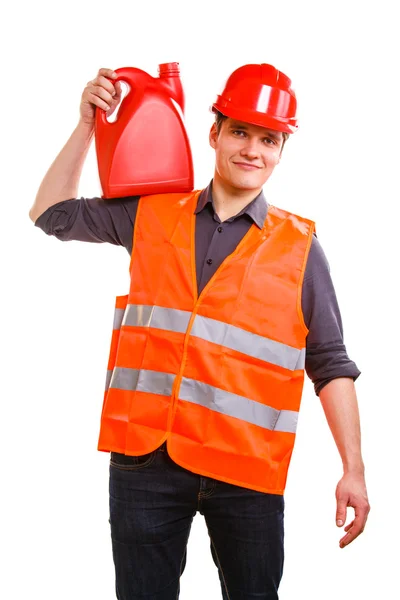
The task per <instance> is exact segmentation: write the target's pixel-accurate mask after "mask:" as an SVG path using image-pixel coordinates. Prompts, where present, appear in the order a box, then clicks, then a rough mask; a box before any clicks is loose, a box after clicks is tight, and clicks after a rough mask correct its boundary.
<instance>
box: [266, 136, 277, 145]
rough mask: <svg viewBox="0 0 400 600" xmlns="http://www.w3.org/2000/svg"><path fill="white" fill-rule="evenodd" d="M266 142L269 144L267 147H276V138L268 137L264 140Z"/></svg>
mask: <svg viewBox="0 0 400 600" xmlns="http://www.w3.org/2000/svg"><path fill="white" fill-rule="evenodd" d="M264 142H265V143H266V144H267V146H270V145H273V146H276V140H274V138H270V137H266V138H264Z"/></svg>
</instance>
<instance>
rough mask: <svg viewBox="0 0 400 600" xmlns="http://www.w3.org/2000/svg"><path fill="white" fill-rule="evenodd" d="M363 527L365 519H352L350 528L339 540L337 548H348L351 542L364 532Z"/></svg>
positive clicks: (358, 517) (359, 517)
mask: <svg viewBox="0 0 400 600" xmlns="http://www.w3.org/2000/svg"><path fill="white" fill-rule="evenodd" d="M364 526H365V519H363V518H362V516H361V515H360V516H357V517H356V518H355V519H354V521H353V524H352V526H351V527H350V528H349V531H348V532H347V533H346V535H345V536H344V537H343V538H342V539H341V540H340V542H339V546H340V547H341V548H344V547H345V546H348V544H350V543H351V542H353V541H354V540H355V539H356V538H357V537H358V536H359V535H360V533H362V532H363V531H364Z"/></svg>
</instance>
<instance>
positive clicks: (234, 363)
mask: <svg viewBox="0 0 400 600" xmlns="http://www.w3.org/2000/svg"><path fill="white" fill-rule="evenodd" d="M199 194H200V192H199V191H196V192H191V193H187V194H162V195H152V196H146V197H142V198H141V200H140V202H139V208H138V213H137V216H136V224H135V231H134V236H133V249H132V256H131V262H130V275H131V284H130V290H129V294H128V295H126V296H118V297H117V301H116V311H115V320H114V327H113V333H112V341H111V350H110V357H109V364H108V376H107V384H106V392H105V397H104V404H103V410H102V416H101V428H100V437H99V444H98V449H99V450H103V451H113V452H120V453H123V454H127V455H143V454H147V453H149V452H151V451H153V450H155V449H156V448H158V447H159V446H160V445H161V444H162V442H164V441H165V440H167V449H168V453H169V455H170V456H171V458H172V459H173V460H174V461H175V462H176V463H177V464H179V465H181V466H182V467H184V468H186V469H189V470H190V471H192V472H194V473H199V474H201V475H205V476H209V477H213V478H215V479H218V480H221V481H225V482H228V483H231V484H234V485H238V486H242V487H245V488H249V489H254V490H258V491H261V492H268V493H274V494H283V492H284V489H285V485H286V478H287V471H288V467H289V462H290V458H291V455H292V451H293V446H294V440H295V432H296V424H297V417H298V411H299V408H300V401H301V395H302V389H303V382H304V364H305V347H306V335H307V333H308V329H307V327H306V325H305V323H304V320H303V315H302V310H301V289H302V281H303V276H304V271H305V265H306V262H307V257H308V252H309V249H310V245H311V240H312V233H313V230H314V223H313V222H312V221H309V220H307V219H303V218H301V217H298V216H296V215H293V214H291V213H288V212H286V211H283V210H281V209H278V208H276V207H273V206H269V208H268V214H267V218H266V220H265V224H264V227H263V228H262V229H261V230H260V229H259V228H258V227H257V226H256V225H254V224H253V225H252V226H251V227H250V229H249V231H248V232H247V234H246V235H245V236H244V237H243V239H242V240H241V242H240V243H239V244H238V246H237V248H236V250H235V251H234V252H233V253H232V254H230V255H229V256H228V257H227V258H226V259H225V260H224V261H223V263H222V264H221V266H220V267H219V269H218V270H217V272H216V273H215V274H214V276H213V277H212V278H211V279H210V281H209V282H208V284H207V285H206V287H205V288H204V290H203V291H202V293H201V294H200V296H198V293H197V281H196V266H195V223H196V215H195V214H194V213H195V209H196V206H197V200H198V196H199Z"/></svg>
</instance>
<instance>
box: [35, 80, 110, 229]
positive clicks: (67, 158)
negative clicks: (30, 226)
mask: <svg viewBox="0 0 400 600" xmlns="http://www.w3.org/2000/svg"><path fill="white" fill-rule="evenodd" d="M114 76H115V74H114V71H113V70H112V69H100V70H99V72H98V74H97V77H96V78H95V79H93V80H92V81H89V82H88V83H87V85H86V87H85V89H84V91H83V93H82V97H81V104H80V119H79V122H78V125H77V127H76V128H75V130H74V131H73V133H72V135H71V137H70V138H69V140H68V141H67V143H66V144H65V146H64V147H63V149H62V150H61V152H60V153H59V154H58V156H57V157H56V159H55V160H54V162H53V163H52V165H51V166H50V168H49V170H48V171H47V173H46V175H45V177H44V179H43V181H42V183H41V185H40V187H39V190H38V193H37V195H36V199H35V202H34V204H33V206H32V208H31V209H30V211H29V217H30V218H31V219H32V221H33V222H35V221H36V220H37V219H38V217H39V216H40V215H41V214H42V213H44V211H45V210H46V209H47V208H49V207H50V206H53V205H54V204H57V203H58V202H61V201H63V200H68V199H72V198H75V197H76V196H77V193H78V186H79V180H80V177H81V173H82V168H83V164H84V162H85V159H86V156H87V153H88V151H89V148H90V145H91V142H92V139H93V136H94V123H95V114H96V107H99V108H101V109H103V110H105V111H107V116H109V115H111V114H112V113H113V112H114V110H115V108H116V107H117V106H118V104H119V102H120V99H121V92H122V90H121V85H120V83H119V82H117V83H116V85H115V86H114V85H113V84H112V83H111V82H110V81H109V80H108V79H106V77H109V78H111V79H112V78H113V77H114Z"/></svg>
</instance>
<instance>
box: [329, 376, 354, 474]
mask: <svg viewBox="0 0 400 600" xmlns="http://www.w3.org/2000/svg"><path fill="white" fill-rule="evenodd" d="M319 398H320V401H321V404H322V407H323V409H324V412H325V416H326V419H327V421H328V425H329V427H330V430H331V432H332V435H333V437H334V440H335V443H336V446H337V448H338V450H339V453H340V456H341V459H342V462H343V469H344V472H345V473H347V472H359V473H364V464H363V460H362V456H361V432H360V417H359V411H358V403H357V395H356V390H355V386H354V382H353V380H352V379H351V378H349V377H339V378H337V379H333V380H332V381H330V382H329V383H328V384H327V385H326V386H325V387H323V388H322V390H321V392H320V395H319Z"/></svg>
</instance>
